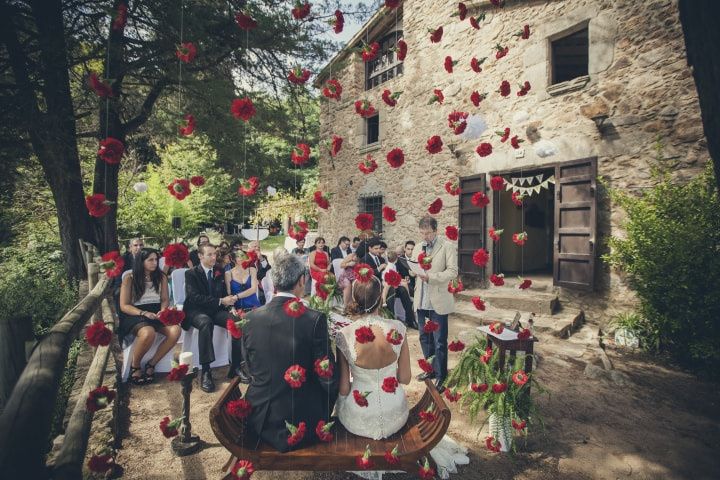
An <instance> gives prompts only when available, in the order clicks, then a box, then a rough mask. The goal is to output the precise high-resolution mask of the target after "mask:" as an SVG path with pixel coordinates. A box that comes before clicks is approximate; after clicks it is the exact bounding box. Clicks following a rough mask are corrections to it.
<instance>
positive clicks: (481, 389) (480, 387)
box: [470, 383, 488, 393]
mask: <svg viewBox="0 0 720 480" xmlns="http://www.w3.org/2000/svg"><path fill="white" fill-rule="evenodd" d="M487 389H488V384H487V383H471V384H470V390H472V391H473V392H475V393H485V392H487Z"/></svg>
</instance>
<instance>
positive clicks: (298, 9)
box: [292, 1, 312, 20]
mask: <svg viewBox="0 0 720 480" xmlns="http://www.w3.org/2000/svg"><path fill="white" fill-rule="evenodd" d="M311 6H312V4H310V3H308V2H304V3H300V2H299V1H296V2H295V7H294V8H293V9H292V16H293V17H295V19H296V20H302V19H303V18H305V17H307V16H308V15H310V7H311Z"/></svg>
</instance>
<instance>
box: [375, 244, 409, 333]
mask: <svg viewBox="0 0 720 480" xmlns="http://www.w3.org/2000/svg"><path fill="white" fill-rule="evenodd" d="M387 257H388V266H387V268H386V269H385V272H388V271H390V270H395V271H396V272H398V273H399V274H400V276H402V277H403V279H402V281H401V282H400V285H399V286H398V287H391V286H389V285H387V284H386V283H385V279H384V278H383V286H384V290H383V303H386V306H387V309H388V310H390V312H392V313H395V299H396V298H399V299H400V302H401V303H402V307H403V310H405V325H407V327H408V328H415V329H417V322H416V321H415V309H414V308H413V302H412V297H410V292H409V291H408V277H406V276H405V275H403V274H402V273H401V272H400V270H401V269H402V268H403V267H402V265H400V262H399V261H398V260H399V258H398V254H397V253H395V252H393V251H392V250H390V251H389V252H388V254H387ZM383 277H384V274H383Z"/></svg>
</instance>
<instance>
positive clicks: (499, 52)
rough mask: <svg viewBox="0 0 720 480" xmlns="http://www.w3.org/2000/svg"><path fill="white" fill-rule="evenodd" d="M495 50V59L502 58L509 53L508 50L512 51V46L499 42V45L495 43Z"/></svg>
mask: <svg viewBox="0 0 720 480" xmlns="http://www.w3.org/2000/svg"><path fill="white" fill-rule="evenodd" d="M495 50H496V51H495V59H496V60H500V59H501V58H503V57H504V56H505V55H507V54H508V52H509V51H510V47H503V46H502V45H500V44H499V43H498V44H497V45H495Z"/></svg>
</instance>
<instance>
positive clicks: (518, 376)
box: [512, 370, 529, 387]
mask: <svg viewBox="0 0 720 480" xmlns="http://www.w3.org/2000/svg"><path fill="white" fill-rule="evenodd" d="M528 379H529V377H528V376H527V373H525V372H524V371H523V370H518V371H517V372H515V373H513V376H512V381H513V382H515V385H517V386H518V387H522V386H523V385H525V384H526V383H527V381H528Z"/></svg>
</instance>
